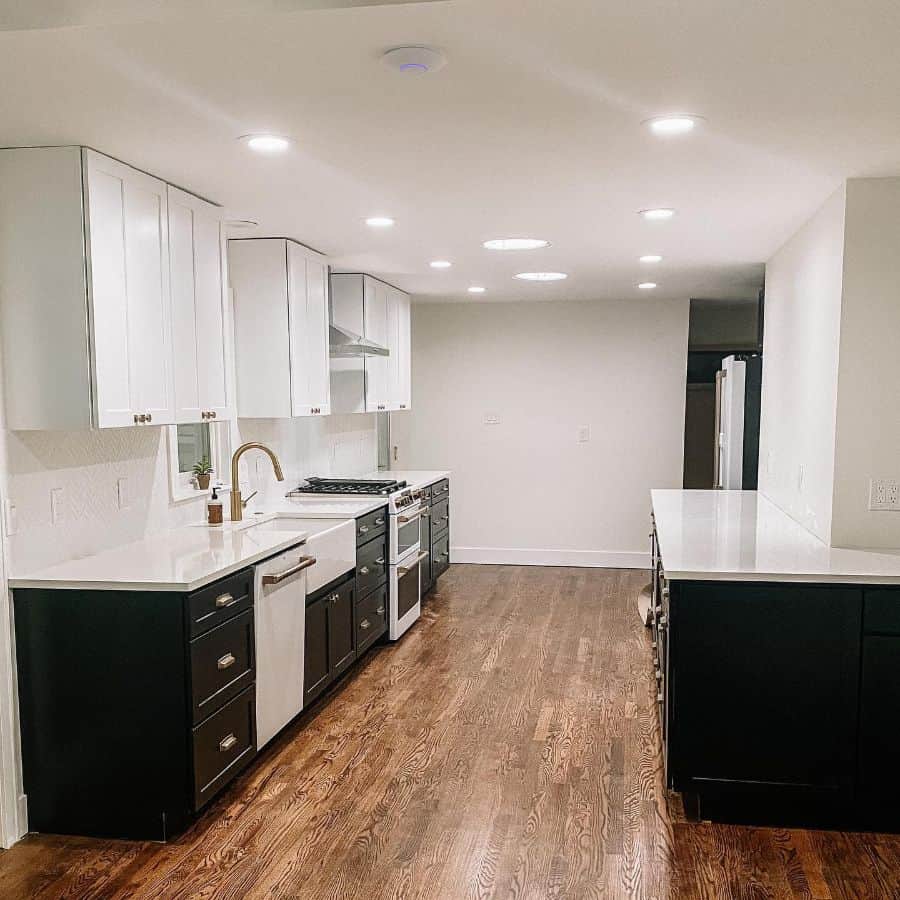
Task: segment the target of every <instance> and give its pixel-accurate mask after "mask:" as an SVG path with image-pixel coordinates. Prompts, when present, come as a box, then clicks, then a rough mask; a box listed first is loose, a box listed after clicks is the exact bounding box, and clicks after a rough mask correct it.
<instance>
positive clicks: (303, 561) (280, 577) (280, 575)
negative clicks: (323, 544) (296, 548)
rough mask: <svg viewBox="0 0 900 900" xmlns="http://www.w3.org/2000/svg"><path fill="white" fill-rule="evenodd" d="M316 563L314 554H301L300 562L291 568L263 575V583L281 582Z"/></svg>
mask: <svg viewBox="0 0 900 900" xmlns="http://www.w3.org/2000/svg"><path fill="white" fill-rule="evenodd" d="M315 564H316V558H315V557H314V556H301V557H300V562H298V563H297V565H296V566H291V567H290V568H289V569H285V570H284V571H283V572H277V573H276V574H275V575H263V580H262V583H263V584H266V585H268V584H280V583H281V582H282V581H284V579H285V578H290V577H291V575H296V574H297V573H298V572H302V571H303V570H304V569H308V568H309V567H310V566H314V565H315Z"/></svg>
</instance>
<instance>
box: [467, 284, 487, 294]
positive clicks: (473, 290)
mask: <svg viewBox="0 0 900 900" xmlns="http://www.w3.org/2000/svg"><path fill="white" fill-rule="evenodd" d="M469 293H470V294H483V293H484V288H483V287H480V286H478V285H474V284H473V285H472V287H470V288H469Z"/></svg>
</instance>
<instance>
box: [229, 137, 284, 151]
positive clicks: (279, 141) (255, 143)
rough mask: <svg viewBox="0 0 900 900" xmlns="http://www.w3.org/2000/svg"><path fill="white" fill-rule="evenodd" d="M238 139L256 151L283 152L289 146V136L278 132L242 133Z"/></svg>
mask: <svg viewBox="0 0 900 900" xmlns="http://www.w3.org/2000/svg"><path fill="white" fill-rule="evenodd" d="M238 140H239V141H243V142H244V143H245V144H246V145H247V146H248V147H249V148H250V149H251V150H254V151H256V152H257V153H284V151H285V150H287V148H288V147H290V146H291V141H290V138H286V137H284V136H283V135H280V134H244V135H241V137H239V138H238Z"/></svg>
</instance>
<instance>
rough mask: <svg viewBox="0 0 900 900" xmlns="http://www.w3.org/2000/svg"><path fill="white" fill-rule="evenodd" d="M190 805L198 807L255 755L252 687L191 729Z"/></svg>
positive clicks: (254, 695)
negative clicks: (191, 770) (192, 767)
mask: <svg viewBox="0 0 900 900" xmlns="http://www.w3.org/2000/svg"><path fill="white" fill-rule="evenodd" d="M193 744H194V747H193V750H194V809H195V810H197V809H200V807H201V806H203V805H205V804H206V803H207V802H208V801H209V800H211V799H212V798H213V797H214V796H215V795H216V794H217V793H218V792H219V791H220V790H221V789H222V788H223V787H224V786H225V785H226V784H228V782H229V781H231V780H232V778H234V777H235V776H236V775H237V774H238V773H239V772H240V771H241V770H242V769H243V768H244V766H246V765H247V763H249V762H250V760H251V759H253V757H254V756H255V755H256V688H255V687H253V686H251V687H249V688H248V689H247V690H246V691H244V693H242V694H238V696H237V697H235V698H234V699H233V700H232V701H231V702H230V703H227V704H226V705H225V706H223V707H222V708H221V709H220V710H219V711H218V712H217V713H216V714H215V715H214V716H211V717H210V718H208V719H207V720H206V721H205V722H204V723H203V724H202V725H198V726H197V727H196V728H195V729H194V733H193Z"/></svg>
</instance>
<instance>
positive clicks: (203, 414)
mask: <svg viewBox="0 0 900 900" xmlns="http://www.w3.org/2000/svg"><path fill="white" fill-rule="evenodd" d="M200 418H201V419H208V418H209V413H208V412H207V411H206V410H205V409H204V410H201V412H200Z"/></svg>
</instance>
